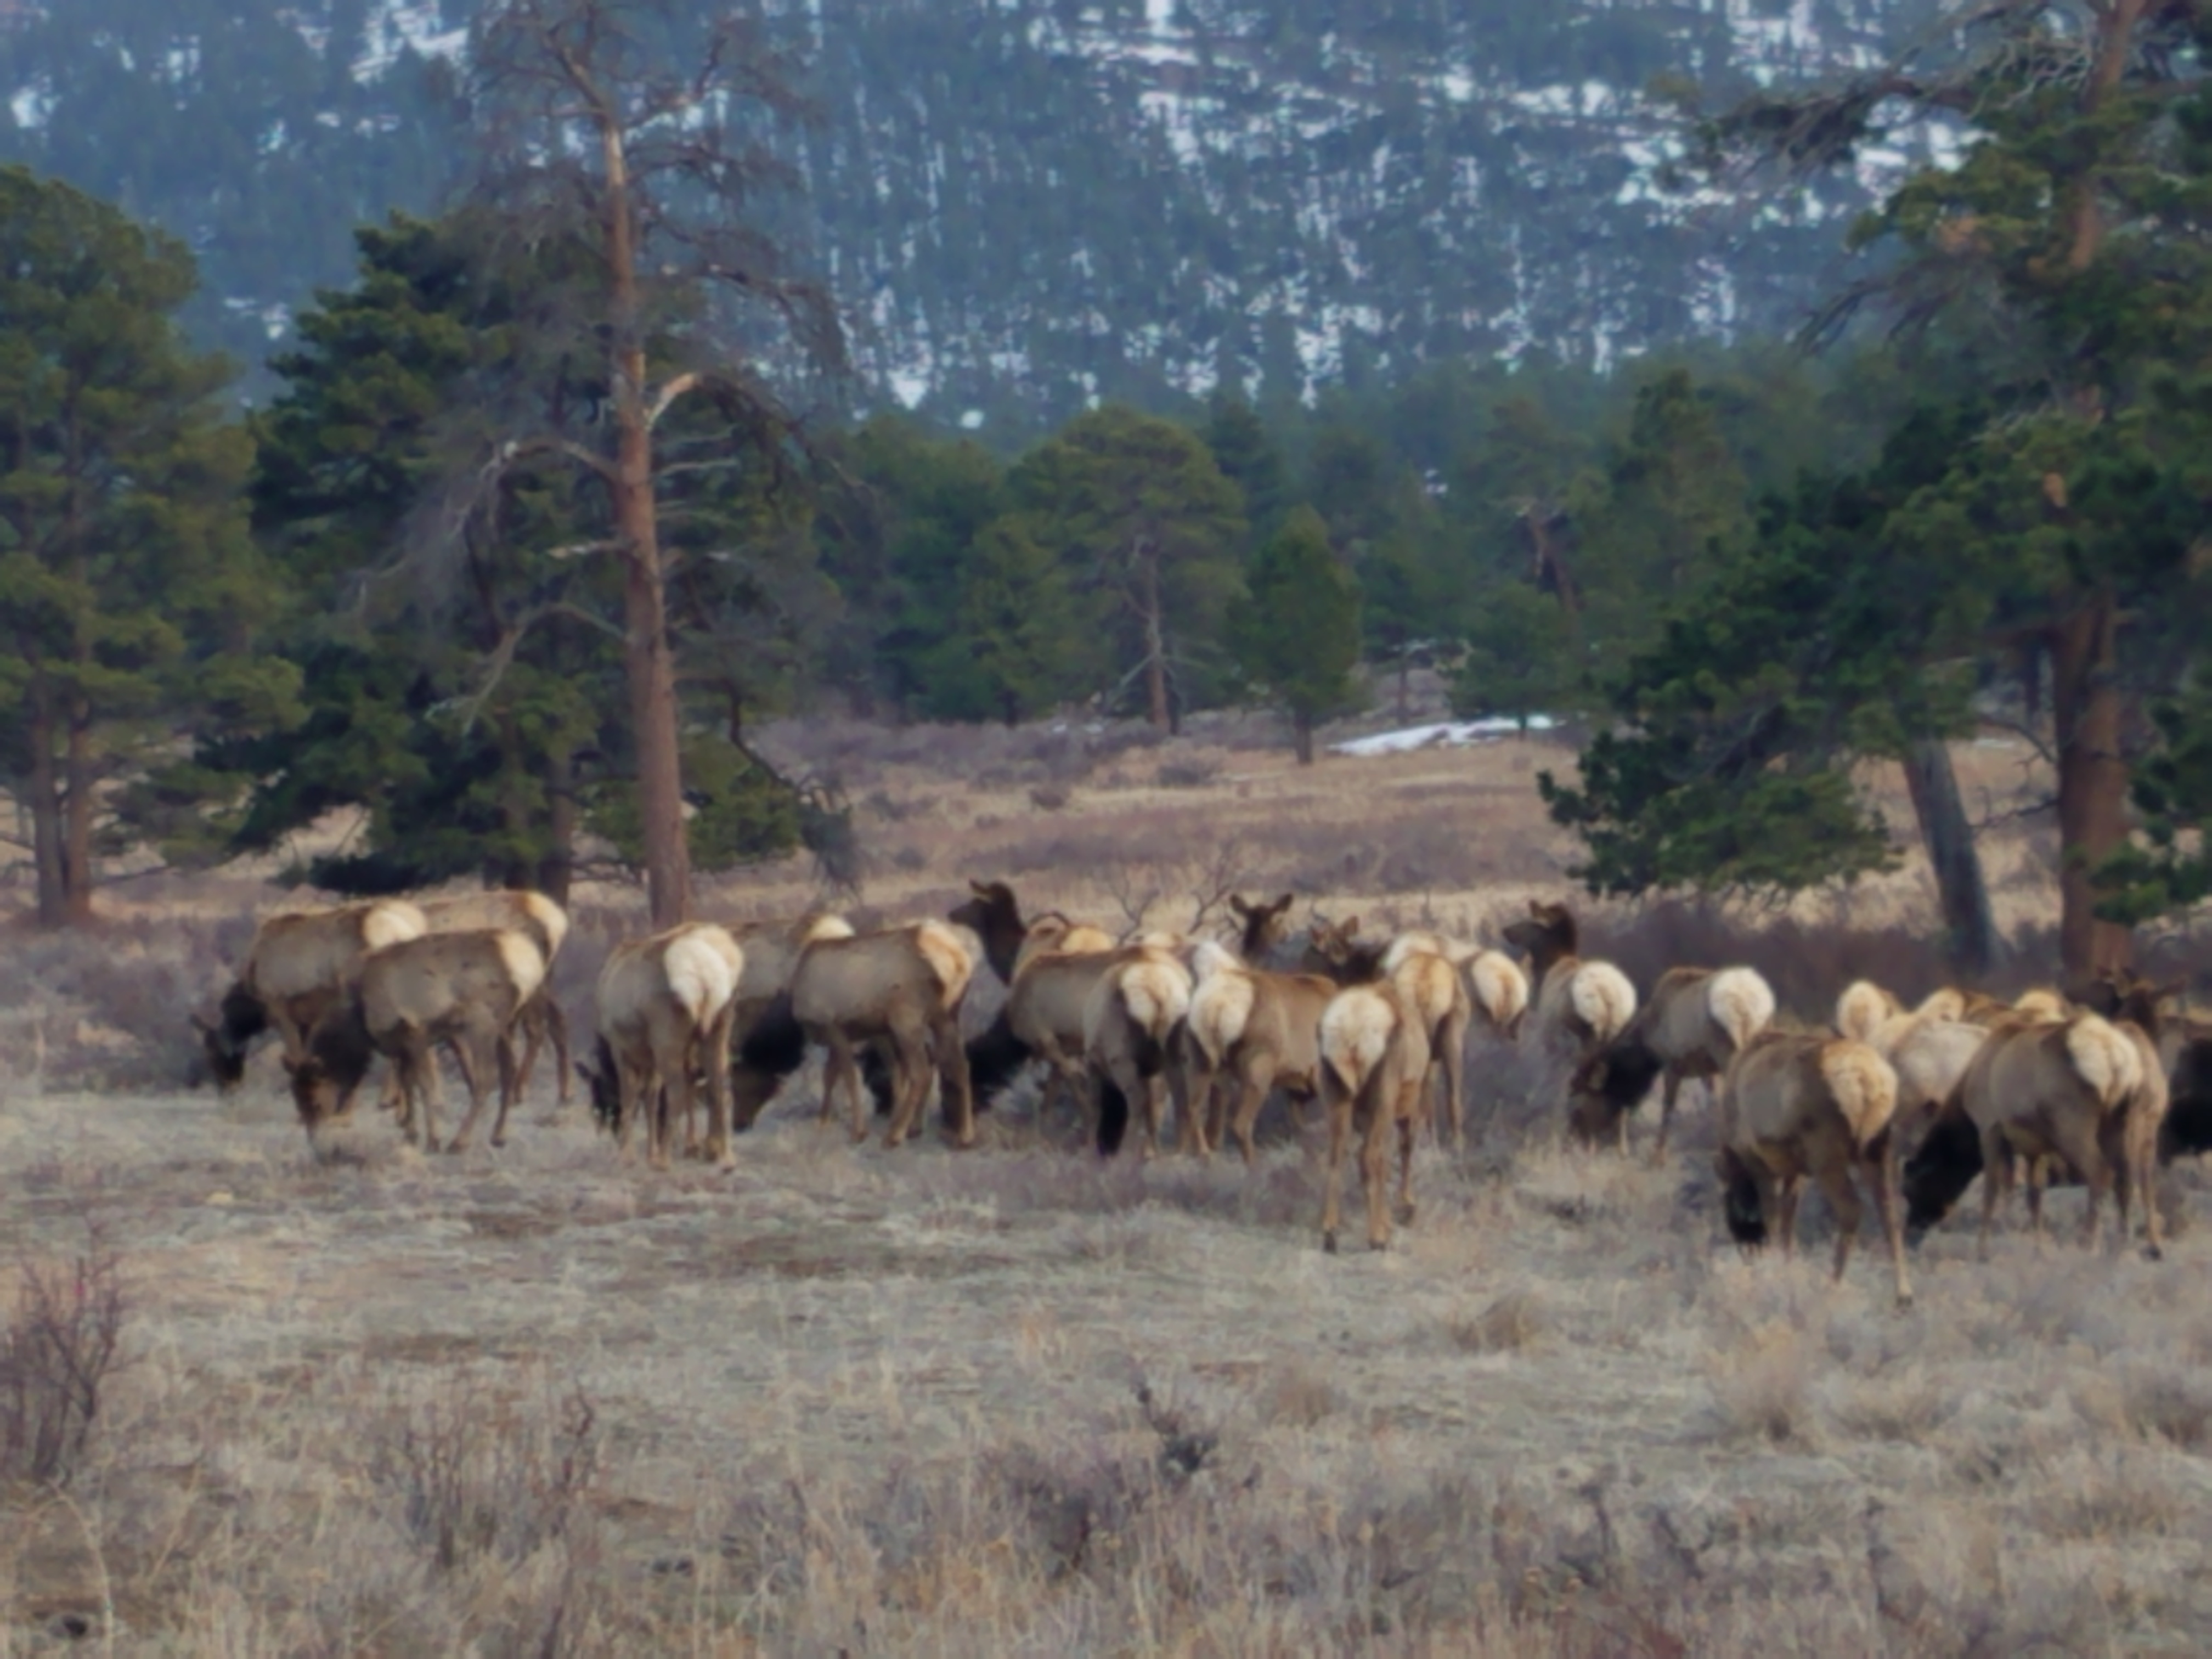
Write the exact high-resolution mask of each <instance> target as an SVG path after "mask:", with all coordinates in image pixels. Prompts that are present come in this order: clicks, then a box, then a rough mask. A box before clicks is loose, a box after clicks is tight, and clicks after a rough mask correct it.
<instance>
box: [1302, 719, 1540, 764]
mask: <svg viewBox="0 0 2212 1659" xmlns="http://www.w3.org/2000/svg"><path fill="white" fill-rule="evenodd" d="M1523 724H1524V722H1523V721H1521V720H1508V719H1505V718H1504V717H1503V716H1499V715H1492V716H1491V717H1490V718H1489V719H1487V720H1443V721H1440V722H1439V723H1437V725H1434V726H1406V727H1403V728H1402V729H1401V730H1399V731H1396V732H1374V733H1372V734H1370V736H1367V737H1364V738H1352V739H1350V740H1349V741H1347V742H1345V743H1333V744H1329V746H1328V752H1329V753H1330V754H1332V755H1352V756H1355V757H1358V758H1360V759H1363V760H1364V759H1369V758H1371V757H1374V756H1376V755H1408V754H1411V753H1412V752H1413V750H1416V749H1464V748H1466V747H1468V745H1469V744H1478V743H1495V742H1497V741H1498V739H1499V738H1510V737H1512V736H1514V735H1515V734H1516V733H1517V732H1520V730H1521V729H1522V726H1523ZM1525 724H1526V726H1527V727H1528V730H1529V731H1531V732H1548V731H1550V730H1551V729H1552V728H1553V726H1557V725H1558V724H1559V721H1557V720H1553V718H1552V717H1551V716H1550V715H1549V714H1531V715H1529V716H1528V720H1527V721H1526V722H1525Z"/></svg>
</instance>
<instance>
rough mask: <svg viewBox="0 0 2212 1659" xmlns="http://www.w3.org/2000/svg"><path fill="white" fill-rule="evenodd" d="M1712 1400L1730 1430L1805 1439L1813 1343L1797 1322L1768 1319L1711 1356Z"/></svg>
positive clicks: (1812, 1416)
mask: <svg viewBox="0 0 2212 1659" xmlns="http://www.w3.org/2000/svg"><path fill="white" fill-rule="evenodd" d="M1711 1387H1712V1395H1713V1403H1714V1405H1715V1406H1716V1407H1717V1408H1718V1413H1719V1417H1720V1420H1721V1424H1722V1425H1723V1429H1724V1430H1725V1431H1727V1432H1729V1433H1730V1434H1735V1435H1742V1436H1748V1437H1756V1438H1760V1439H1765V1440H1771V1441H1773V1442H1775V1443H1777V1444H1793V1443H1794V1444H1805V1443H1810V1442H1811V1441H1813V1440H1814V1437H1815V1436H1816V1432H1817V1429H1818V1424H1817V1421H1816V1412H1815V1408H1814V1398H1813V1349H1812V1343H1811V1339H1810V1338H1809V1337H1808V1335H1807V1334H1806V1332H1805V1330H1804V1328H1802V1326H1799V1325H1796V1324H1791V1323H1785V1322H1781V1321H1774V1322H1769V1323H1766V1324H1763V1325H1760V1326H1758V1327H1756V1328H1753V1330H1752V1331H1751V1332H1749V1333H1748V1334H1747V1337H1746V1338H1745V1340H1743V1341H1742V1342H1741V1343H1740V1344H1738V1345H1736V1346H1735V1347H1734V1348H1733V1349H1729V1350H1723V1351H1722V1352H1717V1353H1716V1354H1715V1355H1714V1356H1713V1359H1712V1363H1711Z"/></svg>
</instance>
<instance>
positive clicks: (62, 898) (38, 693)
mask: <svg viewBox="0 0 2212 1659" xmlns="http://www.w3.org/2000/svg"><path fill="white" fill-rule="evenodd" d="M30 702H31V721H30V726H31V731H30V737H31V774H30V778H29V780H28V787H29V791H30V797H31V799H30V802H29V805H30V811H31V862H32V864H33V866H34V867H35V868H36V870H37V872H38V882H39V926H40V927H66V926H68V925H69V880H68V878H67V875H66V874H65V872H64V859H63V854H62V801H61V781H60V780H59V778H58V777H57V776H56V775H55V772H54V719H53V709H52V703H51V702H50V701H49V694H48V693H47V691H46V690H45V688H43V687H35V688H33V690H32V693H31V699H30Z"/></svg>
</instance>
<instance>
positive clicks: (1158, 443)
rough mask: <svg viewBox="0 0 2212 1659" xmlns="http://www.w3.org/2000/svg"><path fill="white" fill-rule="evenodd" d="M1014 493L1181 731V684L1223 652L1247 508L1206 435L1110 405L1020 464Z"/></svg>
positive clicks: (1125, 663)
mask: <svg viewBox="0 0 2212 1659" xmlns="http://www.w3.org/2000/svg"><path fill="white" fill-rule="evenodd" d="M1011 486H1012V493H1013V496H1014V499H1015V501H1016V502H1017V503H1018V505H1019V507H1021V509H1022V510H1023V511H1024V513H1025V515H1026V517H1027V520H1028V522H1029V523H1030V525H1031V526H1033V527H1034V530H1033V533H1034V534H1035V535H1036V539H1037V542H1038V544H1040V545H1041V546H1042V547H1044V548H1046V549H1047V550H1049V551H1050V552H1051V553H1052V554H1053V555H1054V556H1055V557H1056V558H1058V559H1059V560H1060V562H1061V563H1062V565H1063V566H1065V567H1066V569H1067V572H1068V575H1069V580H1070V582H1071V585H1072V586H1073V587H1074V588H1075V590H1076V592H1078V593H1079V595H1082V596H1084V597H1085V599H1087V600H1088V606H1087V608H1088V610H1089V611H1090V612H1091V617H1090V621H1091V624H1092V625H1093V626H1094V627H1096V628H1097V629H1098V630H1099V631H1100V632H1101V633H1102V634H1103V635H1105V636H1106V637H1107V638H1109V639H1110V640H1111V641H1112V642H1113V646H1114V650H1115V656H1114V659H1113V667H1114V668H1115V669H1116V670H1119V671H1121V672H1122V675H1123V678H1122V684H1124V685H1126V684H1130V683H1138V684H1141V685H1142V686H1143V688H1144V709H1145V717H1146V720H1149V721H1151V722H1152V725H1153V726H1157V727H1159V728H1162V729H1164V730H1173V729H1175V728H1176V726H1179V724H1180V722H1181V720H1182V709H1183V708H1184V707H1185V706H1186V704H1187V702H1188V701H1189V700H1190V690H1191V688H1190V687H1189V686H1188V684H1185V685H1184V686H1183V687H1182V690H1181V693H1180V695H1178V690H1177V685H1178V682H1179V681H1181V680H1188V678H1191V677H1193V676H1195V675H1202V674H1204V673H1205V672H1206V670H1207V668H1208V667H1209V658H1212V657H1216V656H1217V647H1218V641H1219V640H1220V635H1221V627H1222V621H1223V618H1224V617H1225V613H1226V611H1227V609H1228V607H1229V605H1230V604H1231V602H1232V601H1233V600H1234V599H1235V598H1236V596H1237V592H1239V590H1240V586H1241V584H1240V580H1239V573H1238V569H1237V547H1238V544H1239V543H1240V541H1241V540H1242V538H1243V535H1244V514H1243V502H1242V501H1241V500H1240V499H1239V497H1238V494H1237V486H1236V485H1235V484H1233V483H1231V482H1230V481H1229V480H1228V479H1227V478H1225V477H1222V475H1221V470H1220V469H1219V468H1218V466H1216V465H1214V461H1213V457H1212V453H1210V452H1209V451H1208V450H1207V449H1206V445H1205V444H1204V443H1203V442H1202V441H1200V439H1199V438H1198V437H1197V435H1195V434H1194V433H1191V432H1189V431H1188V430H1187V429H1185V428H1182V427H1180V426H1177V425H1176V423H1175V422H1172V421H1166V420H1162V419H1160V418H1159V417H1158V416H1151V415H1143V414H1139V412H1138V411H1137V410H1133V409H1128V408H1125V407H1123V406H1121V405H1120V404H1107V405H1105V406H1104V407H1103V408H1100V409H1096V410H1091V412H1090V413H1088V414H1085V415H1080V416H1077V417H1076V418H1075V419H1074V420H1073V421H1071V422H1068V423H1067V425H1066V427H1064V428H1061V429H1060V432H1059V433H1058V434H1057V435H1054V437H1052V438H1050V439H1048V440H1047V441H1045V442H1043V443H1042V444H1040V445H1038V446H1037V447H1036V448H1035V449H1033V450H1031V451H1030V453H1028V454H1027V455H1025V456H1024V457H1023V458H1022V460H1021V462H1020V464H1019V465H1018V466H1016V467H1015V469H1014V471H1013V474H1012V479H1011Z"/></svg>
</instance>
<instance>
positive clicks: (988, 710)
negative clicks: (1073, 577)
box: [933, 518, 1084, 726]
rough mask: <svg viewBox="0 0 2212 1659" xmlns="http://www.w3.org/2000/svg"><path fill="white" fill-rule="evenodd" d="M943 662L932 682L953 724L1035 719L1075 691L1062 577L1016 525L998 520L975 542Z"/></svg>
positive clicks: (1074, 650) (1078, 648)
mask: <svg viewBox="0 0 2212 1659" xmlns="http://www.w3.org/2000/svg"><path fill="white" fill-rule="evenodd" d="M945 658H946V660H945V662H944V663H943V665H941V666H940V668H939V671H938V673H937V674H936V675H935V676H933V678H934V680H935V682H936V684H938V686H939V687H940V688H941V690H939V698H940V700H941V701H940V702H939V707H940V708H941V709H942V710H943V712H945V713H948V714H951V715H952V716H953V717H954V718H956V719H975V718H977V717H978V714H990V715H993V716H995V717H997V718H998V719H1000V720H1004V721H1005V722H1006V724H1007V725H1008V726H1015V725H1018V724H1019V723H1020V722H1021V721H1023V720H1030V719H1033V718H1035V717H1036V715H1038V714H1042V713H1044V712H1045V711H1046V710H1048V709H1049V708H1051V707H1052V706H1053V704H1054V703H1055V702H1059V701H1060V699H1061V698H1063V697H1065V696H1068V695H1069V694H1070V693H1071V692H1072V691H1073V690H1075V689H1076V687H1077V686H1078V685H1079V684H1080V681H1079V678H1077V675H1078V673H1079V671H1080V668H1081V665H1082V662H1083V658H1084V650H1083V640H1082V635H1081V633H1080V630H1079V626H1078V623H1077V613H1076V608H1075V604H1074V599H1073V595H1072V594H1071V593H1070V592H1069V591H1068V586H1067V577H1066V572H1065V571H1064V570H1062V569H1061V568H1060V565H1059V564H1058V562H1055V561H1054V558H1053V556H1051V555H1050V554H1049V553H1047V552H1046V551H1045V550H1043V549H1042V548H1041V547H1039V546H1038V545H1037V544H1036V541H1035V539H1034V538H1031V537H1030V533H1029V532H1028V530H1027V529H1026V528H1025V527H1024V525H1023V523H1022V521H1021V520H1019V519H1016V518H1006V519H1000V520H998V521H997V522H995V523H994V524H992V525H990V526H987V528H986V529H985V530H984V531H983V533H982V534H981V535H980V536H979V537H977V538H975V546H974V548H973V549H972V550H970V553H969V563H968V568H967V570H966V572H965V574H964V575H963V580H962V582H961V592H960V605H959V611H958V613H957V616H956V617H955V619H954V627H953V632H952V635H951V639H950V640H949V641H947V642H946V646H945Z"/></svg>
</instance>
